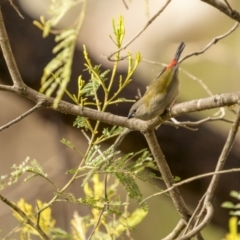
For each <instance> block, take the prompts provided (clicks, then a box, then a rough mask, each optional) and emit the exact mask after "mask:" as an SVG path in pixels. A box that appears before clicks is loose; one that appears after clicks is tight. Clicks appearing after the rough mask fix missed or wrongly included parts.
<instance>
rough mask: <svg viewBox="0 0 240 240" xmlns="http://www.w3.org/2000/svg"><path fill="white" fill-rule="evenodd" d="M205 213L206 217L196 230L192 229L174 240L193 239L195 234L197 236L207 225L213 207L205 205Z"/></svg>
mask: <svg viewBox="0 0 240 240" xmlns="http://www.w3.org/2000/svg"><path fill="white" fill-rule="evenodd" d="M205 211H206V215H205V217H204V219H203V220H202V222H201V223H200V224H199V225H198V226H197V227H196V228H194V229H192V230H191V231H190V232H189V233H187V234H186V235H184V236H182V237H180V238H177V239H176V240H189V239H191V238H192V237H194V236H195V235H196V234H198V233H199V232H200V231H201V230H202V229H203V228H204V227H205V226H206V225H207V224H208V223H209V221H210V220H211V218H212V216H213V207H212V204H211V203H208V204H206V205H205Z"/></svg>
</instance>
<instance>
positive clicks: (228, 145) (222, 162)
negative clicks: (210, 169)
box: [205, 108, 240, 202]
mask: <svg viewBox="0 0 240 240" xmlns="http://www.w3.org/2000/svg"><path fill="white" fill-rule="evenodd" d="M239 124H240V108H239V110H238V114H237V116H236V119H235V120H234V123H233V125H232V127H231V129H230V131H229V134H228V138H227V141H226V143H225V145H224V147H223V150H222V153H221V155H220V157H219V159H218V163H217V166H216V169H215V171H216V172H219V171H221V170H222V169H223V167H224V165H225V162H226V160H227V157H228V155H229V153H230V151H231V149H232V146H233V143H234V140H235V138H236V135H237V132H238V127H239ZM219 178H220V175H219V174H216V175H213V177H212V180H211V182H210V184H209V187H208V190H207V194H206V198H205V202H211V201H212V199H213V196H214V193H215V190H216V187H217V184H218V181H219Z"/></svg>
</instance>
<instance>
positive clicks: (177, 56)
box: [167, 42, 186, 68]
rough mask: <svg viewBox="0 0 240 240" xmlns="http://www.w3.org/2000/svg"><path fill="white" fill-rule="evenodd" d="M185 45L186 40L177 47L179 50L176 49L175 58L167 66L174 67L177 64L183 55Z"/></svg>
mask: <svg viewBox="0 0 240 240" xmlns="http://www.w3.org/2000/svg"><path fill="white" fill-rule="evenodd" d="M185 45H186V44H185V43H184V42H181V43H180V44H179V46H178V49H177V51H176V53H175V55H174V58H173V60H172V61H171V62H170V64H169V65H168V66H167V68H172V67H174V66H176V65H177V63H178V60H179V58H180V56H181V54H182V52H183V49H184V48H185Z"/></svg>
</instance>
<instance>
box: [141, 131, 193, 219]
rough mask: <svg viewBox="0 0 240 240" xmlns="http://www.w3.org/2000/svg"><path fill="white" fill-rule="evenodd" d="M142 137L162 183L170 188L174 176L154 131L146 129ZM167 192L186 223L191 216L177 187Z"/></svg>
mask: <svg viewBox="0 0 240 240" xmlns="http://www.w3.org/2000/svg"><path fill="white" fill-rule="evenodd" d="M144 137H145V139H146V141H147V143H148V146H149V148H150V150H151V153H152V155H153V157H154V159H155V161H156V163H157V166H158V169H159V171H160V173H161V176H162V178H163V180H164V183H165V184H166V186H167V188H171V187H172V186H173V185H174V178H173V176H172V173H171V171H170V168H169V166H168V164H167V162H166V159H165V157H164V155H163V153H162V151H161V148H160V146H159V144H158V141H157V138H156V135H155V133H154V131H153V130H152V131H147V132H146V133H144ZM169 193H170V196H171V198H172V201H173V203H174V205H175V207H176V209H177V210H178V211H179V213H180V215H181V217H182V219H184V221H185V224H186V223H187V222H188V220H189V218H190V216H191V213H190V211H189V210H188V208H187V206H186V204H185V202H184V200H183V198H182V197H181V194H180V192H179V190H178V188H173V189H171V190H170V191H169Z"/></svg>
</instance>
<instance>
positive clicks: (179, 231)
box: [162, 219, 186, 240]
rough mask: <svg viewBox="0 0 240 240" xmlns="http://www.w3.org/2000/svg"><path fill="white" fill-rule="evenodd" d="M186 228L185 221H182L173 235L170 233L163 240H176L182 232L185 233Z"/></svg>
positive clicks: (173, 231)
mask: <svg viewBox="0 0 240 240" xmlns="http://www.w3.org/2000/svg"><path fill="white" fill-rule="evenodd" d="M185 227H186V224H185V223H184V220H183V219H181V220H180V221H179V222H178V224H177V225H176V227H175V228H174V229H173V230H172V232H171V233H169V234H168V235H167V236H166V237H165V238H163V239H162V240H172V239H176V238H177V237H178V236H179V235H180V234H181V232H182V231H183V229H184V228H185Z"/></svg>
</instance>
